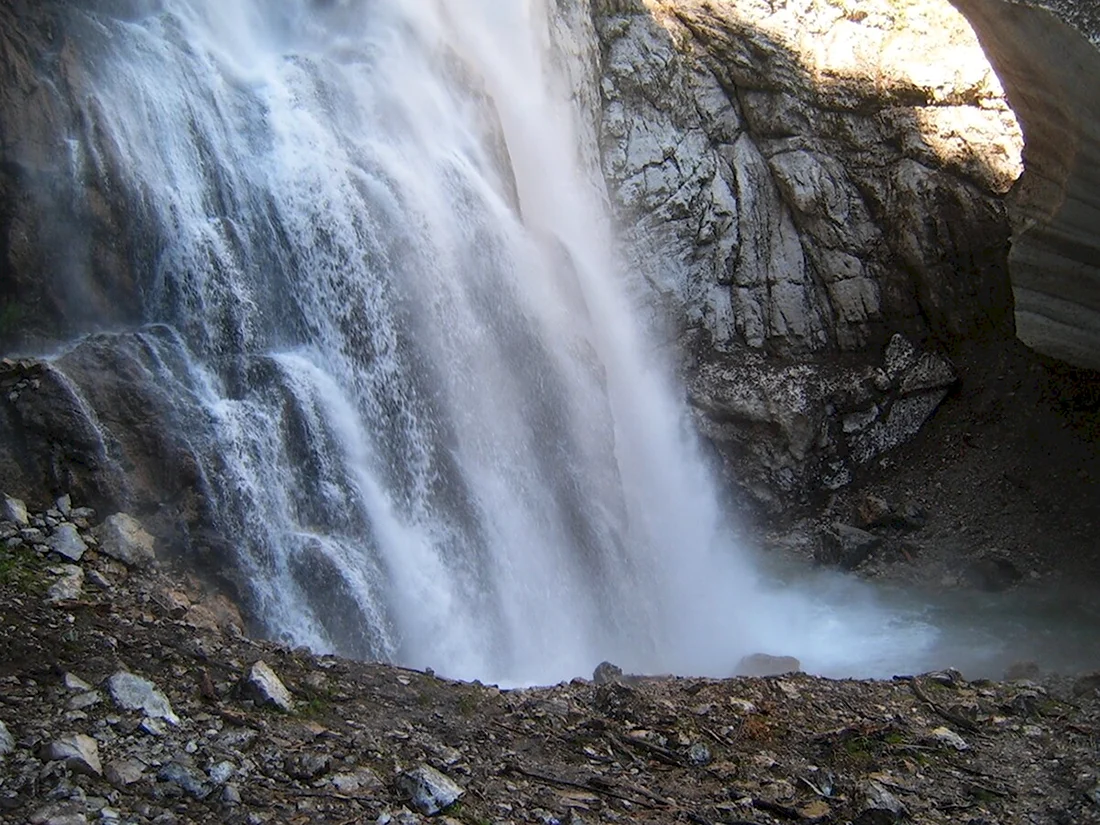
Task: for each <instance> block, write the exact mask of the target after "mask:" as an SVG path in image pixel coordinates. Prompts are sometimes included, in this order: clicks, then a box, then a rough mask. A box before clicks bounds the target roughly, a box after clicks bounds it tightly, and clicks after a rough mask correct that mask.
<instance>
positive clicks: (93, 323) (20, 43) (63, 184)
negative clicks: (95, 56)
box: [0, 0, 143, 351]
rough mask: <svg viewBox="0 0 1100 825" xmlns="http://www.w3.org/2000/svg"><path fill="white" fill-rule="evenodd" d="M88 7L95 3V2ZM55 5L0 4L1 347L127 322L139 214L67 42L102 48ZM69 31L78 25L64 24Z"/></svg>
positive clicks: (134, 297)
mask: <svg viewBox="0 0 1100 825" xmlns="http://www.w3.org/2000/svg"><path fill="white" fill-rule="evenodd" d="M93 5H94V4H93ZM59 9H60V6H59V5H58V4H57V3H55V2H49V1H47V2H30V0H12V2H10V3H4V4H3V5H2V6H0V350H4V351H6V350H10V348H11V347H13V346H22V347H29V348H38V347H41V346H43V345H45V344H46V343H47V342H50V341H56V340H57V339H58V338H59V337H62V338H63V337H68V336H70V335H72V334H74V333H79V332H83V331H87V330H90V329H94V328H95V327H97V326H102V325H104V324H107V325H110V324H115V323H119V322H126V321H132V320H136V319H137V318H138V317H139V316H140V303H141V297H140V293H139V290H138V287H137V282H136V278H135V274H134V272H133V271H132V262H133V260H134V258H135V256H134V254H133V253H134V250H135V247H136V246H139V245H140V244H142V243H143V237H142V233H141V232H140V231H138V230H136V229H135V225H136V223H137V221H138V215H136V214H135V212H134V210H133V207H132V206H129V207H128V206H127V204H125V203H124V202H123V201H122V199H121V194H120V192H119V189H118V186H117V181H118V180H119V174H118V169H119V165H120V164H121V163H122V159H120V158H118V157H117V156H115V154H114V153H112V151H111V146H110V145H109V144H107V143H105V142H104V141H103V140H102V139H101V137H102V136H101V135H100V134H99V132H98V127H97V112H96V111H95V108H94V103H93V98H92V95H91V94H90V88H91V85H90V84H91V83H92V82H93V80H92V78H90V77H88V75H87V74H86V73H85V72H84V71H83V70H82V68H81V61H80V60H77V59H76V50H77V49H80V50H84V51H87V52H93V51H94V50H96V49H102V48H107V47H109V46H108V45H107V44H105V43H103V42H102V41H103V39H104V38H103V34H102V32H99V31H97V30H96V29H95V26H94V25H93V24H92V23H91V21H90V19H88V18H83V17H79V16H73V15H63V14H60V13H59ZM74 26H75V27H76V28H75V29H74V28H73V27H74Z"/></svg>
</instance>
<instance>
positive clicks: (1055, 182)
mask: <svg viewBox="0 0 1100 825" xmlns="http://www.w3.org/2000/svg"><path fill="white" fill-rule="evenodd" d="M953 2H955V5H956V6H958V8H959V9H960V10H961V11H962V12H963V13H964V14H966V16H967V18H968V19H969V20H970V21H971V23H973V25H974V29H975V31H976V32H977V33H978V36H979V37H980V39H981V42H982V45H983V46H984V47H985V49H986V52H987V54H988V55H989V59H990V61H991V62H992V64H993V66H994V67H995V68H996V70H997V72H998V74H999V75H1000V77H1001V78H1002V80H1003V82H1004V85H1005V89H1006V91H1007V93H1008V99H1009V101H1010V103H1011V104H1012V107H1013V109H1014V110H1015V112H1016V113H1017V115H1018V117H1019V119H1020V123H1021V126H1022V128H1023V131H1024V135H1025V137H1026V140H1027V152H1026V157H1027V172H1026V174H1025V175H1024V177H1023V178H1022V179H1021V180H1020V184H1019V186H1018V187H1016V189H1015V190H1014V191H1013V195H1012V197H1011V198H1010V200H1009V206H1010V210H1011V214H1012V218H1013V224H1014V230H1015V231H1014V235H1013V243H1012V254H1011V257H1010V261H1009V266H1010V270H1011V274H1012V284H1013V289H1014V291H1015V297H1016V328H1017V334H1018V335H1019V337H1020V338H1021V339H1022V340H1023V341H1024V342H1025V343H1026V344H1028V345H1029V346H1031V347H1033V348H1035V349H1037V350H1039V351H1041V352H1044V353H1046V354H1048V355H1052V356H1054V357H1056V358H1059V359H1061V360H1064V361H1068V362H1070V363H1073V364H1077V365H1079V366H1084V367H1089V368H1091V369H1100V264H1098V262H1100V231H1098V227H1100V194H1098V193H1100V90H1097V88H1096V85H1095V83H1094V78H1096V77H1098V76H1100V9H1098V8H1097V6H1096V5H1095V4H1094V3H1090V2H1076V1H1075V0H1048V1H1047V2H1043V3H1038V2H1029V3H1024V2H1005V0H953Z"/></svg>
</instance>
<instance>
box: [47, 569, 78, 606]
mask: <svg viewBox="0 0 1100 825" xmlns="http://www.w3.org/2000/svg"><path fill="white" fill-rule="evenodd" d="M53 569H54V570H56V571H58V574H59V575H60V578H59V579H58V580H57V581H55V582H54V583H53V584H51V585H50V587H49V589H48V590H47V591H46V599H47V601H51V602H64V601H70V600H72V599H78V598H80V594H81V592H82V591H83V589H84V569H83V568H82V567H78V566H77V565H75V564H63V565H61V566H60V567H56V568H53Z"/></svg>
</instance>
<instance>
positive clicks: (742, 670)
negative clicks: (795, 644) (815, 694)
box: [734, 653, 802, 713]
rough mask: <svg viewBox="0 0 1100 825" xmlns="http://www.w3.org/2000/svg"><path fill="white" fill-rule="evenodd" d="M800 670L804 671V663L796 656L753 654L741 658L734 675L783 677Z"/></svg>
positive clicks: (748, 711)
mask: <svg viewBox="0 0 1100 825" xmlns="http://www.w3.org/2000/svg"><path fill="white" fill-rule="evenodd" d="M800 670H802V663H801V662H800V661H798V659H796V658H795V657H794V656H772V655H770V654H767V653H752V654H750V655H748V656H743V657H741V660H740V661H739V662H738V663H737V667H736V668H735V669H734V674H735V675H737V676H782V675H783V674H784V673H798V672H799V671H800ZM750 705H751V703H750ZM753 710H755V708H753ZM745 712H746V713H751V712H752V711H751V710H747V711H745Z"/></svg>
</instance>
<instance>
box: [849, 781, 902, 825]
mask: <svg viewBox="0 0 1100 825" xmlns="http://www.w3.org/2000/svg"><path fill="white" fill-rule="evenodd" d="M859 793H860V796H861V797H862V807H863V810H861V811H860V813H859V816H857V817H856V818H855V819H854V820H853V822H854V823H856V825H891V823H894V822H900V821H901V820H902V819H904V818H905V816H906V814H907V812H906V809H905V806H904V805H903V804H902V803H901V800H900V799H898V798H897V797H896V796H894V795H893V794H892V793H890V791H888V790H886V788H884V787H883V786H882V785H881V784H879V783H878V782H876V781H874V780H873V779H872V780H867V781H866V782H862V783H860V786H859Z"/></svg>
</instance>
